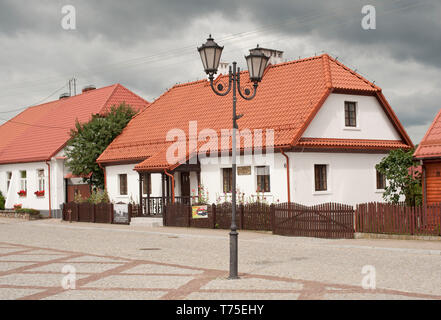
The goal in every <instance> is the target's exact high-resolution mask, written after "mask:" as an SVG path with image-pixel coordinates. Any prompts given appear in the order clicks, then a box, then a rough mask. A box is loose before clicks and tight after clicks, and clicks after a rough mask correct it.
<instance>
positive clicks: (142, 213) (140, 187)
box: [138, 172, 144, 215]
mask: <svg viewBox="0 0 441 320" xmlns="http://www.w3.org/2000/svg"><path fill="white" fill-rule="evenodd" d="M138 175H139V206H140V208H141V215H144V206H143V203H142V173H141V172H138ZM138 210H139V209H138ZM138 212H139V211H138Z"/></svg>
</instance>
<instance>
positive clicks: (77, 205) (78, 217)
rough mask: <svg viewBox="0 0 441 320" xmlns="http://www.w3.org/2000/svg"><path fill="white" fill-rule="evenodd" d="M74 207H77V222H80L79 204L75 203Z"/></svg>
mask: <svg viewBox="0 0 441 320" xmlns="http://www.w3.org/2000/svg"><path fill="white" fill-rule="evenodd" d="M75 207H76V209H77V212H76V213H77V222H80V204H79V203H77V204H76V206H75Z"/></svg>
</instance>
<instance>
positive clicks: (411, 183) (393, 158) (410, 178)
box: [376, 149, 422, 206]
mask: <svg viewBox="0 0 441 320" xmlns="http://www.w3.org/2000/svg"><path fill="white" fill-rule="evenodd" d="M413 153H414V150H409V151H404V150H402V149H397V150H392V151H390V152H389V154H388V156H387V157H385V158H383V160H381V162H380V163H379V164H377V165H376V168H377V170H378V171H379V172H380V173H381V174H383V175H384V176H385V177H386V180H387V185H386V188H385V192H384V194H383V199H384V200H385V201H387V202H391V203H398V202H399V201H400V196H405V198H406V204H407V205H409V206H415V205H420V204H421V191H422V187H421V173H420V172H418V171H415V170H412V169H414V168H416V167H417V166H418V165H419V163H418V162H417V161H415V160H414V159H413Z"/></svg>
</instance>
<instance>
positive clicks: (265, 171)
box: [256, 166, 271, 192]
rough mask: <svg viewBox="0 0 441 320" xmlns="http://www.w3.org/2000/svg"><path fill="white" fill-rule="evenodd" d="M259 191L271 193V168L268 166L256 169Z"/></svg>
mask: <svg viewBox="0 0 441 320" xmlns="http://www.w3.org/2000/svg"><path fill="white" fill-rule="evenodd" d="M256 177H257V191H258V192H271V185H270V168H269V167H268V166H260V167H256Z"/></svg>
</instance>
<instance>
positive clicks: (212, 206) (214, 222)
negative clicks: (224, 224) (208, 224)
mask: <svg viewBox="0 0 441 320" xmlns="http://www.w3.org/2000/svg"><path fill="white" fill-rule="evenodd" d="M211 215H212V216H213V229H216V205H215V204H214V203H213V204H212V205H211Z"/></svg>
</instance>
